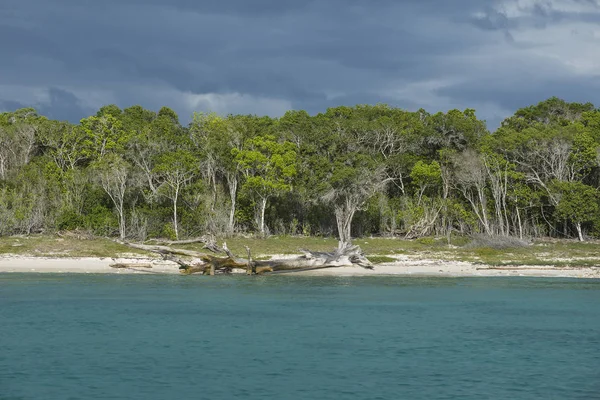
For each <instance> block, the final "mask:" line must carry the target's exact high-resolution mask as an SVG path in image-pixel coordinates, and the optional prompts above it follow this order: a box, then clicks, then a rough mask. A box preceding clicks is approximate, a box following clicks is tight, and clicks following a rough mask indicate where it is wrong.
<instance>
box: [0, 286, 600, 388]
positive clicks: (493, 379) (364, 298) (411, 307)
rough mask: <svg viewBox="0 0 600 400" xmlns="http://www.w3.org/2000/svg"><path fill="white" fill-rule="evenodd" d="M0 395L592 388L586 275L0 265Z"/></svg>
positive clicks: (594, 332)
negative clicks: (15, 269) (2, 269)
mask: <svg viewBox="0 0 600 400" xmlns="http://www.w3.org/2000/svg"><path fill="white" fill-rule="evenodd" d="M0 399H2V400H6V399H61V400H62V399H150V400H153V399H161V400H163V399H600V281H599V280H562V279H526V278H489V279H488V278H473V279H465V278H460V279H459V278H457V279H451V278H442V279H437V278H436V279H434V278H388V277H376V278H373V277H368V278H334V277H327V278H317V277H293V276H289V275H286V276H270V277H246V276H242V277H196V276H194V277H182V276H151V275H144V276H139V275H138V276H125V275H58V274H57V275H35V274H4V275H2V274H0Z"/></svg>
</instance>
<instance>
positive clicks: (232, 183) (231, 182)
mask: <svg viewBox="0 0 600 400" xmlns="http://www.w3.org/2000/svg"><path fill="white" fill-rule="evenodd" d="M227 185H228V186H229V198H230V199H231V209H230V210H229V225H228V227H227V229H228V231H229V234H233V232H234V231H235V207H236V200H237V186H238V179H237V175H236V174H234V173H228V174H227Z"/></svg>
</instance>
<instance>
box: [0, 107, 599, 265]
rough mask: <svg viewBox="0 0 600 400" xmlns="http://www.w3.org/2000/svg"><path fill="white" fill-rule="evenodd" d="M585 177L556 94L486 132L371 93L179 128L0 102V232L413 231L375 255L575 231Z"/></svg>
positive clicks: (150, 117) (578, 232)
mask: <svg viewBox="0 0 600 400" xmlns="http://www.w3.org/2000/svg"><path fill="white" fill-rule="evenodd" d="M599 187H600V111H599V110H597V109H596V108H595V107H594V106H593V105H592V104H589V103H587V104H579V103H567V102H565V101H563V100H560V99H557V98H551V99H548V100H546V101H543V102H541V103H539V104H537V105H535V106H530V107H526V108H523V109H520V110H517V112H516V113H515V114H514V115H513V116H511V117H509V118H507V119H506V120H505V121H503V122H502V125H501V127H500V128H499V129H498V130H497V131H496V132H493V133H490V132H489V131H488V130H487V128H486V125H485V122H484V121H481V120H479V119H478V118H477V117H476V115H475V111H474V110H472V109H466V110H464V111H460V110H450V111H448V112H446V113H442V112H439V113H436V114H430V113H427V112H426V111H424V110H419V111H416V112H409V111H406V110H402V109H398V108H394V107H390V106H387V105H383V104H379V105H375V106H370V105H359V106H355V107H336V108H330V109H328V110H326V111H325V112H323V113H320V114H317V115H314V116H311V115H309V114H308V113H306V112H305V111H289V112H287V113H286V114H285V115H284V116H282V117H281V118H269V117H258V116H252V115H228V116H219V115H216V114H214V113H196V114H195V115H194V117H193V120H192V122H191V123H190V124H189V125H188V126H183V125H182V124H181V123H180V122H179V117H178V116H177V114H176V113H175V112H174V111H173V110H171V109H169V108H168V107H163V108H161V109H160V110H159V111H158V112H153V111H149V110H145V109H144V108H142V107H140V106H133V107H129V108H126V109H124V110H121V109H120V108H118V107H117V106H115V105H109V106H105V107H102V108H101V109H100V110H99V111H98V112H97V113H96V115H93V116H89V117H87V118H84V119H82V120H81V121H80V123H79V124H70V123H68V122H61V121H54V120H50V119H48V118H46V117H44V116H41V115H38V113H37V112H36V111H35V110H34V109H31V108H27V109H21V110H16V111H14V112H7V113H0V236H10V235H19V234H32V233H39V232H45V233H47V234H51V233H54V232H57V231H61V230H84V231H87V232H89V233H90V234H93V235H95V236H104V237H120V238H121V239H128V240H139V241H144V240H147V239H150V238H170V239H178V238H185V237H194V236H199V235H201V234H206V233H209V234H212V235H214V236H217V237H232V239H231V240H230V241H231V243H232V245H236V242H237V241H238V240H240V239H239V238H238V237H236V236H238V235H245V236H248V235H254V236H257V237H268V236H270V235H274V236H276V237H281V238H283V237H286V236H294V235H303V236H305V237H309V238H306V239H303V240H304V242H305V244H304V245H302V246H303V247H310V248H311V249H315V250H318V249H320V248H327V249H329V248H331V247H334V246H333V242H334V240H333V239H323V238H324V237H334V236H337V237H338V238H339V239H341V240H342V241H349V240H350V238H351V237H354V238H361V237H365V236H369V237H370V236H375V237H404V238H408V239H418V241H417V242H414V243H413V242H406V243H411V244H402V245H399V247H398V246H397V247H398V248H392V247H393V246H392V245H390V246H387V247H386V246H383V245H382V244H381V243H395V242H393V241H390V242H386V241H385V240H383V239H382V240H376V241H374V242H376V243H378V246H383V247H382V248H381V252H378V251H379V250H378V249H376V248H374V249H373V250H374V251H372V252H371V253H375V254H392V253H395V252H399V251H404V252H406V251H411V248H413V247H417V246H429V248H431V249H438V247H439V248H440V249H441V248H443V246H444V245H447V239H445V240H433V239H430V237H433V236H436V237H445V238H448V237H453V236H454V237H468V236H472V235H475V236H476V235H485V236H488V237H490V238H492V237H518V238H530V239H531V238H533V239H536V238H542V237H551V238H577V239H579V240H580V241H585V240H589V239H593V238H598V237H600V194H599V190H598V189H599ZM244 240H246V241H248V240H256V239H244ZM276 240H279V239H273V241H276ZM280 240H281V241H284V239H280ZM286 240H287V239H286ZM357 240H358V241H359V242H361V245H362V239H357ZM438 242H439V243H438ZM268 243H271V241H267V242H261V245H260V246H251V247H252V248H255V249H262V247H263V246H267V247H268V246H269V244H268ZM325 244H326V246H325ZM321 245H323V247H321ZM295 250H296V249H295V248H293V249H288V247H287V246H282V247H281V249H280V250H277V251H275V250H273V251H274V252H288V251H295ZM90 251H92V250H90ZM261 251H265V252H270V251H271V250H270V249H269V248H266V249H264V250H261ZM469 251H472V250H469ZM473 257H474V256H473ZM498 262H500V261H498Z"/></svg>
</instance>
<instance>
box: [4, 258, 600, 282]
mask: <svg viewBox="0 0 600 400" xmlns="http://www.w3.org/2000/svg"><path fill="white" fill-rule="evenodd" d="M274 257H277V256H274ZM114 264H128V265H131V267H129V268H113V267H111V265H114ZM136 264H138V265H139V267H137V266H136ZM11 272H13V273H88V274H179V266H178V265H177V264H175V263H173V262H170V261H164V260H162V259H155V258H146V257H139V258H93V257H85V258H47V257H30V256H14V255H7V256H2V257H0V273H11ZM294 274H298V275H311V276H376V275H406V276H438V277H441V276H447V277H459V276H462V277H478V276H481V277H486V276H531V277H569V278H597V279H600V268H594V267H572V268H571V267H570V268H556V267H553V266H538V265H536V266H520V267H493V266H486V265H481V264H471V263H467V262H458V261H445V260H432V259H414V258H409V257H398V259H397V261H394V262H389V263H383V264H377V265H376V266H375V268H374V269H373V270H367V269H364V268H361V267H338V268H328V269H321V270H314V271H304V272H296V273H294Z"/></svg>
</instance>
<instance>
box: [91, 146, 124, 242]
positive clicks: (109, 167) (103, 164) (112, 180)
mask: <svg viewBox="0 0 600 400" xmlns="http://www.w3.org/2000/svg"><path fill="white" fill-rule="evenodd" d="M92 170H93V171H94V173H95V176H96V179H97V180H98V181H99V182H100V185H101V186H102V189H104V191H105V192H106V194H107V195H108V197H110V199H111V201H112V202H113V204H114V206H115V209H116V211H117V215H118V217H119V236H120V238H121V239H125V236H126V229H125V195H126V193H127V187H128V183H129V181H130V176H131V166H130V165H129V164H128V163H127V162H126V161H125V160H123V159H122V158H121V157H120V156H118V155H116V154H109V155H108V156H106V157H104V158H103V159H101V160H99V161H97V162H96V163H95V164H94V165H93V167H92Z"/></svg>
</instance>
